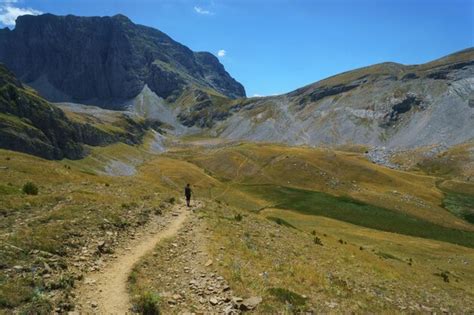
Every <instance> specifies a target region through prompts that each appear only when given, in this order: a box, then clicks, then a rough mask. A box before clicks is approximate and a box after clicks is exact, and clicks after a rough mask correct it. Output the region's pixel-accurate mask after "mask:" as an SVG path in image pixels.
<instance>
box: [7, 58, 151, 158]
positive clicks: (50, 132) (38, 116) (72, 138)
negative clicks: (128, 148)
mask: <svg viewBox="0 0 474 315" xmlns="http://www.w3.org/2000/svg"><path fill="white" fill-rule="evenodd" d="M74 108H75V109H76V111H77V109H78V106H74ZM95 109H96V110H100V109H97V108H95ZM93 110H94V108H93V107H89V108H88V112H91V111H93ZM100 111H102V112H103V111H105V110H100ZM102 115H104V114H103V113H102ZM105 116H106V117H105V118H104V119H101V117H100V113H99V112H97V111H96V112H94V117H88V115H87V114H80V113H71V111H68V112H64V111H63V110H62V109H61V108H59V107H57V106H56V105H54V104H51V103H49V102H47V101H46V100H44V99H43V98H41V97H40V96H38V95H37V94H36V92H35V91H33V90H31V89H29V88H27V87H25V86H23V84H22V83H21V82H20V81H19V80H18V79H17V78H16V77H15V76H14V75H13V73H11V72H10V71H9V70H8V69H6V68H5V67H4V66H3V65H0V148H4V149H9V150H15V151H20V152H25V153H28V154H32V155H36V156H40V157H43V158H47V159H63V158H68V159H79V158H83V157H84V156H86V155H87V149H86V148H85V147H84V144H87V145H91V146H99V145H107V144H111V143H115V142H125V143H130V144H135V143H140V142H141V140H142V138H143V136H144V134H145V132H146V130H147V129H149V128H150V127H155V128H157V126H156V125H153V124H152V123H151V122H148V121H145V120H143V119H142V118H140V117H136V115H134V114H131V113H129V114H127V113H122V112H114V111H106V113H105Z"/></svg>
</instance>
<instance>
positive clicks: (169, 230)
mask: <svg viewBox="0 0 474 315" xmlns="http://www.w3.org/2000/svg"><path fill="white" fill-rule="evenodd" d="M199 207H201V203H199V202H198V203H195V204H194V207H193V208H194V209H196V208H199ZM190 213H191V211H189V210H187V209H186V206H185V205H183V204H177V205H175V206H174V208H173V209H172V213H171V216H170V218H167V219H165V220H166V221H168V222H167V224H165V225H164V226H163V228H162V229H161V230H159V231H158V232H157V231H156V230H157V229H159V227H158V225H157V224H155V226H154V227H153V226H151V227H148V228H147V229H146V230H147V231H146V232H144V233H143V234H142V235H140V236H137V237H136V238H135V239H133V240H131V241H130V242H129V243H127V244H126V245H125V247H122V248H119V249H117V250H116V252H115V256H116V257H117V258H116V259H114V260H111V261H110V262H109V263H108V264H107V265H106V266H105V268H103V269H102V270H101V271H100V272H99V273H93V274H90V275H88V276H86V278H85V279H84V282H83V283H82V284H81V286H80V287H79V288H78V290H77V293H76V294H77V296H78V303H77V304H78V306H79V309H78V311H80V312H87V313H89V312H93V313H99V314H125V313H129V312H130V307H131V302H130V297H129V295H128V291H127V279H128V276H129V274H130V272H131V271H132V268H133V266H134V265H135V264H136V263H137V262H138V261H139V260H140V258H141V257H143V256H144V255H146V254H147V253H148V252H149V251H151V250H152V249H153V248H154V247H155V246H156V245H157V244H158V243H159V242H160V241H162V240H163V239H166V238H169V237H172V236H174V235H175V234H176V233H177V232H178V230H179V229H180V228H181V227H182V226H183V223H184V222H185V221H186V218H187V217H188V215H189V214H190Z"/></svg>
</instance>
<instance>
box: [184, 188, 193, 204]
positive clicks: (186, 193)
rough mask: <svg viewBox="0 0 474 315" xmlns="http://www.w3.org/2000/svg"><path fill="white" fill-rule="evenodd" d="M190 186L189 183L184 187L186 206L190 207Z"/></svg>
mask: <svg viewBox="0 0 474 315" xmlns="http://www.w3.org/2000/svg"><path fill="white" fill-rule="evenodd" d="M191 193H192V190H191V187H190V185H189V184H187V185H186V187H184V196H185V197H186V206H188V207H191Z"/></svg>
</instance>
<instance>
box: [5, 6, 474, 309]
mask: <svg viewBox="0 0 474 315" xmlns="http://www.w3.org/2000/svg"><path fill="white" fill-rule="evenodd" d="M8 3H9V4H12V3H16V1H11V2H8ZM194 10H195V11H196V12H198V11H199V10H197V9H196V7H195V8H194ZM200 12H201V13H199V12H198V14H206V15H209V16H208V17H211V16H213V15H212V14H211V13H210V11H205V10H204V11H203V10H201V11H200ZM203 12H207V13H203ZM15 23H16V24H15V28H11V29H10V28H8V27H5V28H4V29H1V30H0V62H1V64H0V314H69V315H75V314H84V313H85V314H92V313H93V314H110V313H114V314H121V313H124V314H125V313H141V314H161V313H162V314H183V313H185V314H207V313H224V314H240V313H244V312H249V313H257V314H261V313H282V314H301V313H307V314H314V313H473V312H474V287H473V285H472V283H474V225H473V224H474V128H473V127H474V92H473V91H474V48H472V47H469V48H466V49H463V50H460V51H457V52H452V53H451V54H449V55H446V56H444V57H441V58H438V59H435V60H432V61H428V62H425V63H423V64H417V65H405V64H400V63H394V62H383V63H378V64H373V65H368V66H365V67H362V68H358V69H354V70H350V71H347V72H343V73H339V74H337V75H334V76H331V77H328V78H325V79H322V80H319V81H317V82H314V83H310V84H308V85H306V86H303V87H301V88H297V89H296V90H294V91H291V92H288V93H285V94H281V95H270V96H263V97H260V96H258V97H257V96H255V97H247V96H246V95H247V94H246V93H247V92H246V90H245V88H244V86H243V85H242V84H241V83H239V82H238V81H237V80H236V79H234V78H233V77H232V76H231V75H230V74H229V73H228V72H227V71H226V69H225V68H224V65H223V64H222V63H221V61H223V60H224V59H222V58H224V57H225V55H226V51H225V50H219V51H218V53H217V54H216V56H214V55H213V54H212V53H209V52H203V51H193V50H191V49H190V48H188V47H186V46H184V45H182V44H180V43H178V42H177V41H175V40H174V39H172V38H171V37H170V36H168V35H166V34H165V33H163V32H161V31H159V30H157V29H154V28H151V27H148V26H144V25H140V24H136V23H134V22H132V21H131V20H130V19H129V18H128V17H126V16H124V15H122V14H117V15H114V16H100V17H99V16H74V15H66V16H60V15H54V14H49V13H48V14H40V15H22V16H19V17H18V18H17V19H16V22H15ZM230 60H232V59H230ZM377 60H378V59H377ZM423 60H425V59H423ZM228 62H231V61H228ZM292 71H296V70H295V69H292ZM188 183H189V184H190V185H191V188H192V190H193V198H192V201H191V202H192V207H191V208H190V209H188V208H187V207H186V205H185V201H184V200H183V196H182V194H183V188H184V187H185V185H186V184H188Z"/></svg>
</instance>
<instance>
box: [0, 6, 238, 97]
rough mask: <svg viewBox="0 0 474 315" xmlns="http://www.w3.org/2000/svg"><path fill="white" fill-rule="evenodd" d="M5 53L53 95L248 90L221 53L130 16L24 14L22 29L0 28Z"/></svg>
mask: <svg viewBox="0 0 474 315" xmlns="http://www.w3.org/2000/svg"><path fill="white" fill-rule="evenodd" d="M0 60H1V61H2V62H3V63H4V64H6V65H7V66H8V67H9V68H10V69H11V70H12V71H13V72H14V73H15V74H16V75H17V76H18V77H19V78H20V79H21V80H22V81H23V82H25V83H28V84H30V85H31V86H32V87H33V88H35V89H37V90H38V91H39V92H40V94H42V95H43V96H45V97H46V98H47V99H48V100H50V101H76V102H82V103H92V105H96V104H98V105H100V104H104V103H107V101H108V102H109V103H110V101H113V102H117V101H119V100H127V99H130V98H133V97H135V96H136V95H138V94H139V92H140V91H141V90H142V89H143V87H144V86H145V84H147V85H148V86H149V87H150V88H151V89H152V90H153V91H154V92H155V93H156V94H157V95H159V96H160V97H163V98H165V99H166V98H169V97H170V96H171V98H173V97H174V98H176V97H177V96H178V95H179V94H180V92H181V90H182V89H183V88H184V87H185V86H189V85H195V86H200V87H206V88H211V89H215V90H216V91H217V92H219V93H222V94H223V95H226V96H228V97H230V98H235V97H241V96H245V90H244V88H243V86H242V85H241V84H240V83H238V82H237V81H235V80H234V79H233V78H232V77H231V76H230V75H229V74H228V73H227V72H226V71H225V69H224V67H223V66H222V64H220V62H219V61H218V59H217V57H215V56H213V55H212V54H210V53H205V52H193V51H192V50H190V49H189V48H188V47H186V46H184V45H182V44H180V43H178V42H176V41H174V40H173V39H172V38H171V37H169V36H168V35H166V34H165V33H163V32H161V31H159V30H157V29H154V28H151V27H147V26H143V25H139V24H134V23H133V22H132V21H131V20H130V19H128V18H127V17H125V16H124V15H115V16H112V17H78V16H73V15H67V16H56V15H52V14H44V15H39V16H20V17H19V18H18V20H17V24H16V27H15V29H13V30H9V29H3V30H0ZM53 88H54V89H56V90H58V92H60V93H55V94H54V93H51V92H50V91H49V90H51V89H53Z"/></svg>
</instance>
